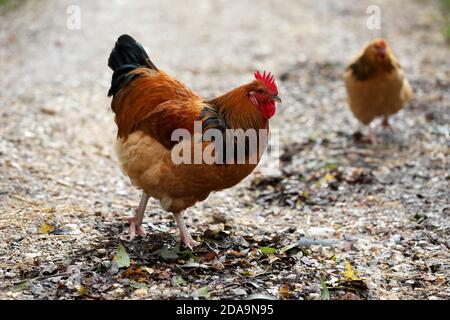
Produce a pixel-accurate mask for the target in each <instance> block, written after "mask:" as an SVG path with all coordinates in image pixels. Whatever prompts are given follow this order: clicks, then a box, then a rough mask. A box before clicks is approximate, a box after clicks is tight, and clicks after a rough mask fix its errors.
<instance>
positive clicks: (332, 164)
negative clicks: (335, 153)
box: [323, 159, 340, 171]
mask: <svg viewBox="0 0 450 320" xmlns="http://www.w3.org/2000/svg"><path fill="white" fill-rule="evenodd" d="M339 164H340V162H339V160H337V159H328V160H327V161H326V162H325V165H324V166H323V169H325V170H330V171H331V170H335V169H337V167H338V166H339Z"/></svg>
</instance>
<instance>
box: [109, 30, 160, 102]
mask: <svg viewBox="0 0 450 320" xmlns="http://www.w3.org/2000/svg"><path fill="white" fill-rule="evenodd" d="M108 66H109V67H110V68H111V69H112V70H113V71H114V73H113V76H112V81H111V88H110V89H109V92H108V97H110V96H114V95H116V94H117V92H119V91H120V89H122V88H123V87H124V86H125V85H126V84H127V83H128V82H130V81H131V80H133V79H135V78H136V77H138V75H136V74H129V73H130V72H131V71H133V70H134V69H137V68H141V67H144V68H150V69H153V70H158V69H157V68H156V66H155V65H154V64H153V62H152V61H151V60H150V58H149V57H148V55H147V52H145V49H144V47H143V46H142V45H141V44H140V43H139V42H137V41H136V40H134V39H133V38H132V37H131V36H129V35H127V34H124V35H122V36H120V37H119V39H117V42H116V46H115V47H114V49H113V50H112V51H111V54H110V55H109V59H108Z"/></svg>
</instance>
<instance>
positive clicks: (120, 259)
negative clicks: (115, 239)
mask: <svg viewBox="0 0 450 320" xmlns="http://www.w3.org/2000/svg"><path fill="white" fill-rule="evenodd" d="M113 262H115V263H116V264H117V267H118V268H119V269H120V268H128V267H129V266H130V256H129V255H128V253H127V251H126V250H125V247H124V246H123V245H121V244H120V245H119V246H118V247H117V251H116V255H115V256H114V258H113Z"/></svg>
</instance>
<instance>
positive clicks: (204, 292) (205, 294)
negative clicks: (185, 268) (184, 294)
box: [191, 287, 209, 299]
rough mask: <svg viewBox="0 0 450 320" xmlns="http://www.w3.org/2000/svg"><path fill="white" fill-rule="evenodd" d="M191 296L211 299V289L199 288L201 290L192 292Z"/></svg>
mask: <svg viewBox="0 0 450 320" xmlns="http://www.w3.org/2000/svg"><path fill="white" fill-rule="evenodd" d="M191 296H192V297H195V298H205V299H208V298H209V289H208V287H202V288H199V289H197V290H195V291H194V292H192V294H191Z"/></svg>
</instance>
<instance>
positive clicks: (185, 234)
mask: <svg viewBox="0 0 450 320" xmlns="http://www.w3.org/2000/svg"><path fill="white" fill-rule="evenodd" d="M173 216H174V218H175V221H176V222H177V225H178V228H179V229H180V238H181V241H183V243H184V244H185V245H186V247H188V248H189V249H191V250H192V249H193V248H195V247H196V246H198V245H199V244H200V243H198V242H197V241H195V240H194V239H192V237H191V234H190V233H189V230H188V229H187V228H186V224H185V223H184V220H183V215H182V214H181V213H174V214H173Z"/></svg>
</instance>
